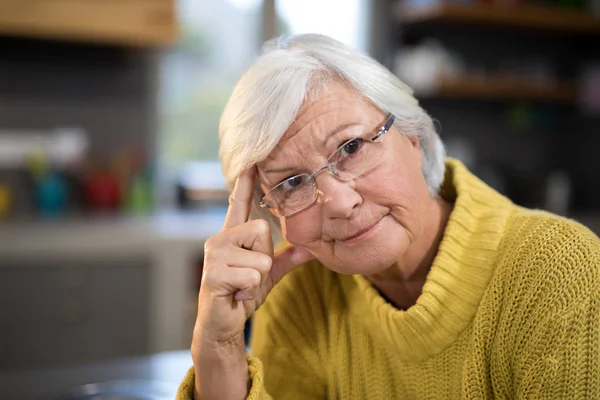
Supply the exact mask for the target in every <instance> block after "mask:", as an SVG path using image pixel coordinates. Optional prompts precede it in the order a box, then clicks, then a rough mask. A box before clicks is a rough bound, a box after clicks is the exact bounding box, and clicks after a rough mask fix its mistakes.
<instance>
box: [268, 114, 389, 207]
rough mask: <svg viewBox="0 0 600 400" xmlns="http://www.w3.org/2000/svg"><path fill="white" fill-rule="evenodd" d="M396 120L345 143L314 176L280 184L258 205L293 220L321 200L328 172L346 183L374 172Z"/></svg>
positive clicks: (296, 177) (300, 177)
mask: <svg viewBox="0 0 600 400" xmlns="http://www.w3.org/2000/svg"><path fill="white" fill-rule="evenodd" d="M395 119H396V117H394V115H392V114H390V115H388V117H387V119H386V121H385V122H384V123H383V125H380V126H379V127H378V128H379V129H375V130H373V131H370V132H368V133H367V134H364V135H362V136H360V137H356V138H354V139H351V140H348V141H346V142H344V143H343V144H342V145H341V146H340V147H338V149H337V150H336V151H335V152H334V153H333V154H332V155H331V156H330V157H329V158H328V159H327V164H326V165H324V166H322V167H321V168H319V169H317V170H316V171H315V172H313V173H312V174H307V173H304V174H299V175H294V176H292V177H290V178H287V179H286V180H284V181H283V182H280V183H278V184H277V185H275V187H273V188H272V189H271V190H269V192H268V193H267V194H266V195H265V196H264V197H263V198H262V200H261V201H260V202H259V203H258V204H259V205H260V206H261V207H263V208H264V207H267V208H269V209H270V210H271V212H272V213H273V214H275V215H276V216H277V217H289V216H290V215H293V214H296V213H298V212H300V211H302V210H304V209H305V208H308V207H309V206H310V205H311V204H313V203H314V202H315V200H317V197H318V196H319V188H318V187H317V181H316V176H317V175H318V174H319V173H320V172H322V171H324V170H327V171H329V173H330V174H331V175H333V176H335V177H336V178H338V179H340V180H342V181H350V180H352V179H356V178H358V177H359V176H360V175H362V174H364V173H366V172H368V171H369V170H371V169H372V168H373V167H374V166H375V165H376V163H377V162H378V161H379V160H380V159H381V156H382V153H383V151H384V148H383V145H382V143H381V142H380V141H378V139H379V138H381V137H382V136H383V135H385V134H386V133H388V131H389V130H390V129H391V127H392V125H393V124H394V120H395Z"/></svg>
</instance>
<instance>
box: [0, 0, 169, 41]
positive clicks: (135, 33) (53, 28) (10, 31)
mask: <svg viewBox="0 0 600 400" xmlns="http://www.w3.org/2000/svg"><path fill="white" fill-rule="evenodd" d="M176 34H177V26H176V19H175V4H174V0H112V1H107V0H27V1H9V2H3V1H2V0H0V35H2V36H14V37H29V38H41V39H54V40H66V41H73V42H88V43H100V44H111V45H123V46H135V47H146V46H161V45H169V44H171V43H173V42H174V40H175V38H176Z"/></svg>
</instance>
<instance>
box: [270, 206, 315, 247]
mask: <svg viewBox="0 0 600 400" xmlns="http://www.w3.org/2000/svg"><path fill="white" fill-rule="evenodd" d="M316 211H317V210H314V211H313V210H312V209H310V208H309V209H306V210H304V211H303V212H301V213H299V214H296V215H293V216H291V217H287V218H281V219H280V224H281V231H282V233H283V237H284V238H285V240H286V241H287V242H289V243H291V244H294V245H298V246H302V247H307V248H309V247H311V244H312V245H314V243H315V242H319V241H320V240H321V230H322V224H321V217H320V215H319V213H318V212H316Z"/></svg>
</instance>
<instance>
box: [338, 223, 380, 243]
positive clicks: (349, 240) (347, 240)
mask: <svg viewBox="0 0 600 400" xmlns="http://www.w3.org/2000/svg"><path fill="white" fill-rule="evenodd" d="M380 222H381V219H380V220H378V221H377V222H375V223H374V224H373V225H371V226H369V227H367V228H365V229H362V230H360V231H358V232H356V233H354V234H352V235H350V236H346V237H345V238H343V239H339V241H340V242H341V243H344V244H352V243H356V242H358V241H359V240H361V239H364V238H366V237H367V236H369V235H370V234H371V233H373V232H374V231H375V230H376V229H375V228H377V227H378V226H379V223H380Z"/></svg>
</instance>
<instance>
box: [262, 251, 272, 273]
mask: <svg viewBox="0 0 600 400" xmlns="http://www.w3.org/2000/svg"><path fill="white" fill-rule="evenodd" d="M271 265H273V259H272V258H271V257H269V256H268V255H266V254H265V255H263V257H261V260H260V267H261V269H262V270H264V271H269V270H270V269H271Z"/></svg>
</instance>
